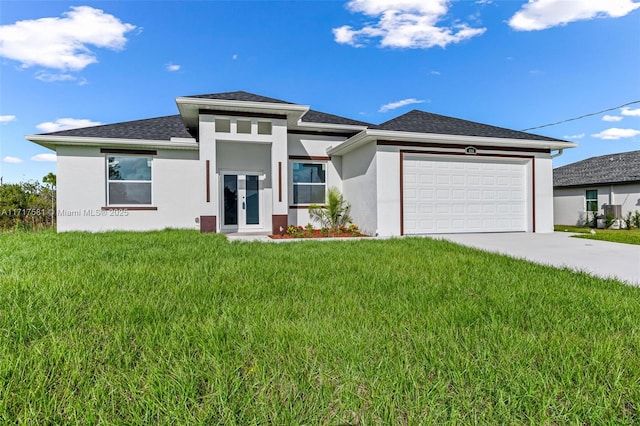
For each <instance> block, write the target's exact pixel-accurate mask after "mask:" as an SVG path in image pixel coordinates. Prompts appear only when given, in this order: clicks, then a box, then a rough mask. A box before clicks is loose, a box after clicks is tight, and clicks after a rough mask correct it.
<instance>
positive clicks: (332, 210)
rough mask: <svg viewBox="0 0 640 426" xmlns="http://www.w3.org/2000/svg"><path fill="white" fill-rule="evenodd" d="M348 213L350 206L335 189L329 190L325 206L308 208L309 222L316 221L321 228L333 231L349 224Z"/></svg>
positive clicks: (314, 205)
mask: <svg viewBox="0 0 640 426" xmlns="http://www.w3.org/2000/svg"><path fill="white" fill-rule="evenodd" d="M350 212H351V205H350V204H349V203H348V202H347V201H346V200H345V199H344V197H343V196H342V194H341V193H340V191H339V190H338V188H335V187H332V188H329V192H328V194H327V205H326V206H318V205H317V204H312V205H311V206H309V216H310V217H311V220H313V221H317V222H319V223H320V225H321V226H322V227H323V228H331V230H333V231H337V230H338V229H339V228H340V227H343V226H346V225H348V224H350V223H351V221H352V219H351V215H350Z"/></svg>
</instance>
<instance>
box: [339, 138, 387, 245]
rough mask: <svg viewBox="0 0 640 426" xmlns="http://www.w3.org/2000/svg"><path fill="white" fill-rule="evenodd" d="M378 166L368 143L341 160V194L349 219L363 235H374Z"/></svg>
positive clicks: (376, 220) (376, 225) (370, 144)
mask: <svg viewBox="0 0 640 426" xmlns="http://www.w3.org/2000/svg"><path fill="white" fill-rule="evenodd" d="M377 168H378V164H377V162H376V145H375V143H373V142H371V143H368V144H366V145H363V146H361V147H359V148H357V149H355V150H353V151H351V152H349V153H347V154H345V155H343V156H342V192H343V194H344V196H345V199H346V200H347V201H348V202H349V203H351V216H353V221H354V223H355V224H356V225H358V226H359V227H360V229H361V230H362V231H363V232H364V233H367V234H371V235H375V234H376V232H378V217H377V214H378V211H377V201H378V200H377V189H378V175H377Z"/></svg>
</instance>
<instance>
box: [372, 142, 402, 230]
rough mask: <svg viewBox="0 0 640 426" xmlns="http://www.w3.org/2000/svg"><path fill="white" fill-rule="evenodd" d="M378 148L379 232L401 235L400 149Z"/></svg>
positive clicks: (377, 205) (377, 204)
mask: <svg viewBox="0 0 640 426" xmlns="http://www.w3.org/2000/svg"><path fill="white" fill-rule="evenodd" d="M377 150H378V152H377V154H376V162H377V168H376V171H377V180H378V188H377V203H376V211H377V222H378V229H377V232H378V234H379V235H383V236H391V235H400V223H401V218H400V203H401V202H402V201H401V195H400V150H399V148H398V147H387V146H378V147H377Z"/></svg>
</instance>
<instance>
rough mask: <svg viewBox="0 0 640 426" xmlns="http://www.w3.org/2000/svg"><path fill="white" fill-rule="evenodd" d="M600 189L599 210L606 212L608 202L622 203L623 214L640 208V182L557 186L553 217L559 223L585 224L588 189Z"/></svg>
mask: <svg viewBox="0 0 640 426" xmlns="http://www.w3.org/2000/svg"><path fill="white" fill-rule="evenodd" d="M592 189H596V190H598V212H599V213H601V214H602V213H603V212H604V210H603V209H604V206H605V205H606V204H620V205H622V214H623V215H626V214H627V212H629V211H631V212H635V211H636V210H640V183H636V184H626V185H604V186H584V187H575V188H556V189H554V191H553V218H554V222H555V223H556V224H557V225H584V224H585V220H588V218H587V214H586V191H587V190H592Z"/></svg>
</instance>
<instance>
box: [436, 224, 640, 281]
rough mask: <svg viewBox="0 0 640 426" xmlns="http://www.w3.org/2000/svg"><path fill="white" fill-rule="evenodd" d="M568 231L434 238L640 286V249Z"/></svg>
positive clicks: (441, 236) (439, 236)
mask: <svg viewBox="0 0 640 426" xmlns="http://www.w3.org/2000/svg"><path fill="white" fill-rule="evenodd" d="M571 235H575V234H571V233H568V232H554V233H549V234H534V233H524V232H521V233H520V232H519V233H503V234H446V235H437V236H436V235H432V236H430V238H440V239H446V240H449V241H453V242H455V243H458V244H462V245H465V246H469V247H475V248H479V249H482V250H486V251H491V252H496V253H501V254H505V255H508V256H511V257H516V258H520V259H526V260H530V261H532V262H536V263H541V264H545V265H551V266H557V267H567V268H570V269H573V270H579V271H584V272H588V273H590V274H592V275H596V276H598V277H603V278H616V279H618V280H621V281H623V282H626V283H628V284H631V285H635V286H640V246H637V245H632V244H622V243H611V242H608V241H597V240H588V239H584V238H572V237H571Z"/></svg>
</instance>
